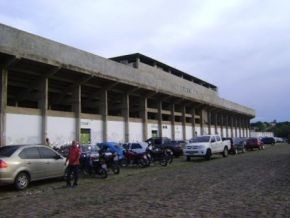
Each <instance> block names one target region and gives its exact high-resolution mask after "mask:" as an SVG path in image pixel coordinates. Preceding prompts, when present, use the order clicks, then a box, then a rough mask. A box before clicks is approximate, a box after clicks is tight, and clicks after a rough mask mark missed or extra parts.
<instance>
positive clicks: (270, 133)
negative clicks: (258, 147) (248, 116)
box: [250, 132, 274, 137]
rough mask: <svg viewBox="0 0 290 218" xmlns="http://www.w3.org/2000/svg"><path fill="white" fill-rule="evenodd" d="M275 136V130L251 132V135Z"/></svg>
mask: <svg viewBox="0 0 290 218" xmlns="http://www.w3.org/2000/svg"><path fill="white" fill-rule="evenodd" d="M266 136H267V137H274V133H273V132H250V137H266Z"/></svg>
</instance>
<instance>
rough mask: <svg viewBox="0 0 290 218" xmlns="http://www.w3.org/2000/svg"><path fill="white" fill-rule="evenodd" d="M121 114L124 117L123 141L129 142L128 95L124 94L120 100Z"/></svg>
mask: <svg viewBox="0 0 290 218" xmlns="http://www.w3.org/2000/svg"><path fill="white" fill-rule="evenodd" d="M122 116H123V118H124V129H125V142H129V95H128V94H124V96H123V101H122Z"/></svg>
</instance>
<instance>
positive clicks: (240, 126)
mask: <svg viewBox="0 0 290 218" xmlns="http://www.w3.org/2000/svg"><path fill="white" fill-rule="evenodd" d="M238 128H239V137H242V118H241V117H239V119H238Z"/></svg>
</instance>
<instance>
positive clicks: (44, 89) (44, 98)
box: [38, 78, 49, 144]
mask: <svg viewBox="0 0 290 218" xmlns="http://www.w3.org/2000/svg"><path fill="white" fill-rule="evenodd" d="M39 87H40V98H39V101H38V107H39V108H40V110H41V119H42V122H41V142H42V144H45V142H46V141H45V139H46V138H47V137H49V136H48V135H47V109H48V78H43V79H42V80H41V81H40V83H39Z"/></svg>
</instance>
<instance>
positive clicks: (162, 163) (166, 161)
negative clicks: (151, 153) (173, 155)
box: [159, 156, 168, 167]
mask: <svg viewBox="0 0 290 218" xmlns="http://www.w3.org/2000/svg"><path fill="white" fill-rule="evenodd" d="M159 164H160V165H161V166H163V167H166V166H167V164H168V160H167V157H165V156H164V157H162V158H161V159H160V160H159Z"/></svg>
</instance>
